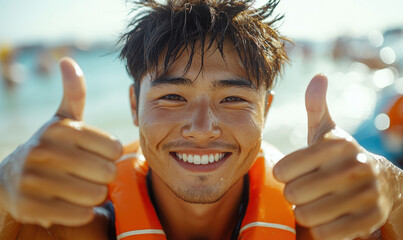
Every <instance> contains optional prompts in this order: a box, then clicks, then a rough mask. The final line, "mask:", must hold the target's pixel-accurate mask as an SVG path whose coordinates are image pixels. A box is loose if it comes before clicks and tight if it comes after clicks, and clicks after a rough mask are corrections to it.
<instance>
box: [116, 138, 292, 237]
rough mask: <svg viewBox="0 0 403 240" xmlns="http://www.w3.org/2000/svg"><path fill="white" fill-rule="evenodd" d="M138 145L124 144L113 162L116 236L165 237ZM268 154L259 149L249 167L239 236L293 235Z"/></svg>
mask: <svg viewBox="0 0 403 240" xmlns="http://www.w3.org/2000/svg"><path fill="white" fill-rule="evenodd" d="M138 149H139V147H138V143H135V144H131V145H129V146H127V147H126V148H125V154H124V155H123V157H122V158H121V159H119V160H118V161H117V162H116V166H117V169H118V170H117V178H116V180H115V181H114V182H113V183H112V184H110V185H109V199H110V200H111V201H112V203H113V206H114V209H115V219H116V220H115V225H116V234H117V239H118V240H120V239H123V240H140V239H141V240H148V239H155V240H166V236H165V233H164V230H163V229H162V226H161V224H160V222H159V219H158V217H157V213H156V212H155V209H154V206H153V204H152V203H151V200H150V198H149V194H148V190H147V185H146V175H147V172H148V166H147V164H146V161H145V159H144V156H142V155H140V154H139V153H138ZM268 154H269V153H265V152H264V150H261V151H260V153H259V155H258V157H257V159H256V162H255V163H254V165H253V166H252V168H251V169H250V170H249V201H248V206H247V208H246V213H245V216H244V218H243V220H242V225H241V229H240V231H239V235H238V239H239V240H241V239H242V240H252V239H253V240H263V239H282V240H288V239H295V238H296V235H295V219H294V215H293V211H292V206H291V205H290V204H289V203H287V201H286V200H285V199H284V197H283V194H282V192H283V187H284V186H283V184H281V183H279V182H277V181H276V180H275V179H274V177H273V174H272V165H273V164H272V163H270V161H271V159H272V156H269V155H268Z"/></svg>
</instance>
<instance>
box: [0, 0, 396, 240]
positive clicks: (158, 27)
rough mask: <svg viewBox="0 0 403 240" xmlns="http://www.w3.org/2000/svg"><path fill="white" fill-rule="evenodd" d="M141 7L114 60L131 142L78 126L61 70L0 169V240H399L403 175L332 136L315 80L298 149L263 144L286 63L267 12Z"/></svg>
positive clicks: (229, 6)
mask: <svg viewBox="0 0 403 240" xmlns="http://www.w3.org/2000/svg"><path fill="white" fill-rule="evenodd" d="M139 4H140V6H141V5H142V6H143V7H147V9H148V11H147V12H145V13H143V14H142V15H139V16H138V17H137V18H135V19H134V20H133V23H132V24H131V25H130V29H128V32H127V34H125V35H124V36H123V37H122V39H121V41H122V43H123V44H124V47H123V49H122V51H121V57H122V58H123V59H124V60H125V62H126V66H127V69H128V71H129V72H130V74H131V76H132V77H133V79H134V81H135V83H134V84H133V85H132V86H131V87H130V100H131V109H132V116H133V122H134V124H135V125H137V126H138V127H139V131H140V141H139V142H134V143H133V144H130V145H128V146H126V147H124V149H123V156H122V146H121V145H120V143H119V141H118V140H117V139H116V138H115V137H113V136H112V135H110V134H109V133H106V132H104V131H102V130H100V129H96V128H94V127H91V126H88V125H86V124H85V123H84V122H83V111H84V103H85V97H86V95H85V93H86V89H85V80H84V76H83V72H82V71H81V69H80V67H79V66H78V65H77V64H76V63H75V62H74V61H73V60H72V59H68V58H65V59H63V60H62V61H61V63H60V67H61V71H62V80H63V86H64V95H63V99H62V102H61V104H60V107H59V109H58V110H57V112H56V114H55V116H54V117H53V118H52V119H51V120H50V121H49V122H47V123H45V124H44V126H43V127H42V128H41V129H39V130H38V132H37V133H36V134H34V136H33V137H32V138H31V139H30V140H28V141H27V142H26V143H25V144H22V145H21V146H20V147H18V148H17V149H16V150H15V151H14V152H13V153H12V154H10V155H9V156H8V157H7V158H6V159H5V160H4V161H3V162H2V163H1V165H0V166H1V167H0V209H1V210H2V211H1V212H0V221H1V222H0V224H1V228H0V237H1V238H2V239H32V238H35V239H49V238H50V239H108V238H109V239H114V238H115V237H117V238H118V239H353V238H357V237H361V238H367V239H380V238H382V239H399V238H401V237H402V236H403V235H402V229H403V227H402V224H403V221H402V219H403V207H402V206H403V200H402V190H403V188H402V185H403V177H402V174H403V173H402V170H400V169H398V168H397V167H395V166H394V165H393V164H391V163H390V162H389V161H388V160H387V159H385V158H383V157H381V156H377V155H374V154H372V153H370V152H367V151H366V150H365V149H363V148H362V147H361V146H360V145H358V143H357V142H355V141H354V139H353V138H352V137H351V136H350V135H348V134H346V133H345V132H344V131H342V130H341V129H340V128H338V127H337V126H336V124H335V123H334V122H333V120H332V118H331V117H330V113H329V111H328V107H327V103H326V91H327V79H326V77H325V76H323V75H317V76H315V77H314V78H313V79H312V81H311V83H310V84H309V86H308V88H307V90H306V99H305V101H306V112H307V116H308V144H309V146H308V147H307V148H304V149H300V150H298V151H296V152H293V153H291V154H289V155H286V156H283V155H282V154H281V153H280V152H279V151H278V150H277V149H276V148H275V147H274V146H271V145H270V144H268V143H264V142H262V131H263V127H264V123H265V121H266V116H267V112H268V110H269V107H270V104H271V101H272V95H271V88H272V86H273V83H274V80H275V79H276V77H277V75H278V74H279V72H280V70H281V68H282V65H283V63H284V62H285V61H286V59H287V56H286V53H285V51H284V48H283V41H287V39H285V38H284V37H282V36H281V35H279V33H278V32H277V30H276V29H275V28H274V27H273V24H274V23H275V22H276V20H278V18H275V19H274V20H273V19H272V20H270V19H268V18H269V17H271V13H272V11H273V9H274V8H275V6H276V5H277V1H269V2H268V3H267V5H265V6H263V7H262V8H258V9H252V8H251V7H250V4H251V2H250V1H217V2H216V1H183V2H182V1H173V2H168V3H167V4H165V5H163V4H159V3H157V2H154V1H144V2H141V3H139ZM140 6H139V7H140ZM264 20H267V21H266V22H264ZM105 114H107V113H105ZM280 159H281V160H280ZM107 195H108V200H109V202H108V203H106V204H104V205H103V206H102V207H99V206H100V205H102V204H103V203H104V200H105V198H106V197H107Z"/></svg>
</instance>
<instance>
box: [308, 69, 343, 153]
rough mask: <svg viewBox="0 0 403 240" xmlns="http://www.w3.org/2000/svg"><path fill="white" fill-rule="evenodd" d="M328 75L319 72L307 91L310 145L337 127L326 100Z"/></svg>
mask: <svg viewBox="0 0 403 240" xmlns="http://www.w3.org/2000/svg"><path fill="white" fill-rule="evenodd" d="M326 91H327V77H326V76H325V75H323V74H318V75H316V76H315V77H313V78H312V80H311V82H310V83H309V85H308V87H307V89H306V92H305V107H306V111H307V115H308V145H312V144H313V143H315V142H316V141H318V140H319V139H321V138H323V137H324V135H325V134H326V133H328V132H329V131H331V130H332V129H334V128H335V126H336V125H335V123H334V122H333V120H332V118H331V117H330V114H329V110H328V107H327V102H326Z"/></svg>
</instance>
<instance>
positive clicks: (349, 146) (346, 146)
mask: <svg viewBox="0 0 403 240" xmlns="http://www.w3.org/2000/svg"><path fill="white" fill-rule="evenodd" d="M340 144H341V147H342V151H343V153H356V152H358V148H357V145H356V144H354V143H353V142H352V141H347V140H344V139H343V140H340Z"/></svg>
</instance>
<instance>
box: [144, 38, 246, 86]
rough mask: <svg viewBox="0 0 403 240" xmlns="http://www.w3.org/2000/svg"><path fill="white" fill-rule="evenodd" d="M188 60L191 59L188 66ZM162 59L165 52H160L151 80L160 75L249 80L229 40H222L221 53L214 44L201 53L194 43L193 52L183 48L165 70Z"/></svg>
mask: <svg viewBox="0 0 403 240" xmlns="http://www.w3.org/2000/svg"><path fill="white" fill-rule="evenodd" d="M189 60H191V65H190V67H188V65H189ZM164 61H165V53H163V54H161V56H160V59H159V64H158V66H157V69H156V71H155V72H154V74H152V75H153V76H154V77H152V78H151V79H150V80H151V81H153V80H155V79H157V78H159V77H161V76H162V75H165V76H168V77H186V78H187V79H190V80H191V81H196V80H197V79H201V78H204V79H212V80H219V79H227V78H233V79H245V80H247V81H250V79H249V76H248V74H247V71H246V69H245V67H244V65H243V63H242V61H241V59H240V57H239V54H238V52H237V50H236V48H235V46H234V45H233V44H232V43H231V42H230V41H229V40H226V41H225V42H224V48H223V54H221V52H220V51H219V50H218V49H217V46H215V45H214V44H213V45H212V46H211V47H210V48H209V49H207V50H206V49H205V50H204V52H203V53H202V50H201V47H200V46H197V45H196V47H195V50H194V52H193V53H192V51H191V49H190V48H187V49H184V50H183V52H182V54H181V55H180V56H179V58H177V59H176V60H175V61H174V62H173V63H172V65H171V66H170V67H169V68H168V69H167V71H164ZM250 82H252V81H250Z"/></svg>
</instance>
